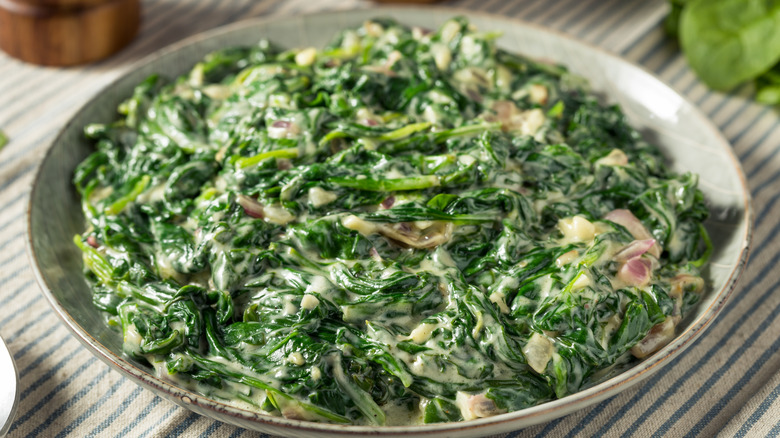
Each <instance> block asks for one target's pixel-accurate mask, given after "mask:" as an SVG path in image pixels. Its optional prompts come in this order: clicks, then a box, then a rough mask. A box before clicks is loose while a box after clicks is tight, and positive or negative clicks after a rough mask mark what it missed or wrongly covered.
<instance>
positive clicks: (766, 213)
mask: <svg viewBox="0 0 780 438" xmlns="http://www.w3.org/2000/svg"><path fill="white" fill-rule="evenodd" d="M754 197H755V196H754ZM778 199H780V192H778V193H776V194H775V195H774V196H772V197H771V198H769V201H768V202H766V203H765V204H764V206H763V207H764V209H763V210H761V211H760V212H758V213H757V214H756V220H755V229H756V230H759V229H761V225H763V224H764V220H765V219H767V218H771V219H774V216H773V215H772V213H771V211H772V208H774V205H775V203H776V202H777V200H778ZM773 230H774V228H773ZM764 246H769V245H764Z"/></svg>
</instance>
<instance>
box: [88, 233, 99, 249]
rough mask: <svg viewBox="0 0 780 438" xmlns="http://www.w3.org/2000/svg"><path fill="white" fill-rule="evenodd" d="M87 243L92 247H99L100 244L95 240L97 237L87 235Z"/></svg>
mask: <svg viewBox="0 0 780 438" xmlns="http://www.w3.org/2000/svg"><path fill="white" fill-rule="evenodd" d="M87 244H89V246H91V247H93V248H97V247H99V246H100V244H99V243H98V241H97V239H96V238H95V236H89V237H87Z"/></svg>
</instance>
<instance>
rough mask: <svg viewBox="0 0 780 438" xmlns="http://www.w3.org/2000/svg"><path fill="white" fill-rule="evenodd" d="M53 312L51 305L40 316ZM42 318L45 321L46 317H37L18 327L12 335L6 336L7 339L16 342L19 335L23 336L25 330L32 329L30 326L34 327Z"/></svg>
mask: <svg viewBox="0 0 780 438" xmlns="http://www.w3.org/2000/svg"><path fill="white" fill-rule="evenodd" d="M51 312H52V310H51V307H49V308H48V309H47V310H46V311H45V312H43V313H41V314H40V315H39V316H46V315H48V314H49V313H51ZM15 316H18V315H15ZM41 320H44V321H45V319H44V318H36V319H33V320H31V321H29V322H28V323H27V324H25V325H23V326H21V327H20V328H19V329H17V330H16V331H15V332H14V333H13V334H12V335H11V336H8V337H7V338H6V340H7V341H8V342H14V341H16V339H17V338H18V337H19V336H21V335H22V334H23V333H24V332H26V331H27V330H29V329H30V327H32V326H34V325H36V324H38V322H39V321H41ZM53 327H57V326H56V325H54V326H53Z"/></svg>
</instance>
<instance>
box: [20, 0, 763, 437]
mask: <svg viewBox="0 0 780 438" xmlns="http://www.w3.org/2000/svg"><path fill="white" fill-rule="evenodd" d="M458 14H464V15H467V16H468V17H469V18H470V19H471V21H472V22H473V23H474V24H475V25H476V26H478V27H479V28H480V29H483V30H497V31H501V32H503V37H501V39H500V40H499V44H500V45H501V46H503V47H504V48H506V49H508V50H511V51H515V52H518V53H521V54H524V55H527V56H531V57H535V58H542V59H547V60H551V61H554V62H557V63H561V64H564V65H567V66H568V67H569V68H570V69H571V70H572V71H573V72H576V73H578V74H579V75H581V76H584V77H586V78H587V79H588V80H590V82H591V85H592V88H593V90H594V91H595V92H596V93H598V94H599V95H600V96H602V97H603V98H604V100H605V101H607V102H611V103H618V104H620V105H621V106H622V107H623V110H624V111H625V112H626V114H627V116H628V117H629V119H630V120H631V123H632V124H633V125H634V126H635V127H636V128H638V129H639V130H640V131H641V132H642V133H643V134H644V135H646V136H647V138H648V140H650V141H652V142H654V143H656V144H657V145H659V146H660V147H661V148H662V149H663V151H664V153H665V154H666V155H667V156H668V157H669V159H670V160H671V163H672V166H673V168H674V169H675V170H677V171H692V172H696V173H698V174H699V175H700V187H701V189H702V191H703V192H704V194H705V196H706V198H707V201H708V203H709V206H710V208H711V211H712V217H711V219H710V220H709V221H708V222H707V224H706V225H707V228H708V230H709V231H710V234H711V236H712V237H713V239H714V242H713V243H714V245H715V251H714V254H713V257H712V262H711V264H710V265H709V266H710V267H709V269H708V271H707V280H708V284H709V287H708V289H707V291H706V293H705V294H704V295H703V297H702V300H701V302H700V304H699V305H698V307H696V309H695V310H694V312H693V314H692V315H690V316H688V317H687V318H686V319H685V320H684V321H683V322H682V323H681V325H680V327H679V335H678V336H677V338H676V339H675V340H674V341H672V342H671V343H670V344H669V345H667V346H666V347H664V348H663V349H661V350H660V351H658V352H657V353H655V354H653V355H652V356H650V357H649V358H647V359H645V360H644V361H642V362H639V363H638V364H637V365H636V366H634V367H632V368H630V369H628V370H627V371H625V372H623V373H621V374H619V375H617V376H616V377H613V378H611V379H609V380H607V381H605V382H603V383H601V384H599V385H596V386H594V387H591V388H589V389H586V390H584V391H582V392H579V393H577V394H573V395H570V396H567V397H564V398H562V399H560V400H555V401H552V402H549V403H545V404H542V405H539V406H536V407H533V408H529V409H525V410H522V411H518V412H512V413H508V414H503V415H498V416H495V417H490V418H483V419H479V420H474V421H469V422H464V423H444V424H434V425H424V426H405V427H369V426H343V425H331V424H319V423H312V422H305V421H298V420H288V419H285V418H280V417H272V416H267V415H261V414H257V413H253V412H249V411H245V410H241V409H237V408H234V407H231V406H228V405H225V404H223V403H220V402H217V401H214V400H211V399H208V398H205V397H202V396H200V395H197V394H194V393H192V392H189V391H187V390H184V389H181V388H178V387H176V386H173V385H171V384H170V383H168V382H166V381H163V380H161V379H158V378H157V377H155V376H154V375H153V373H152V370H151V369H150V368H148V367H146V366H143V365H141V364H139V363H136V362H134V361H132V360H130V359H128V358H127V357H126V356H124V355H123V354H122V339H121V336H120V334H118V333H117V332H115V331H113V330H111V329H109V328H108V327H107V326H106V324H105V320H104V317H103V315H101V313H100V312H99V311H98V310H97V309H96V308H94V307H93V306H92V300H91V293H90V289H89V287H88V286H87V285H86V283H85V281H84V279H83V278H82V273H81V271H82V265H81V255H80V252H79V251H78V250H77V248H76V247H75V246H74V245H73V243H72V238H73V235H74V234H77V233H80V232H82V231H83V228H84V224H83V218H82V215H81V209H80V204H79V201H78V198H77V195H76V192H75V190H74V189H73V188H72V186H71V184H70V181H71V177H72V172H73V170H74V168H75V167H76V165H77V164H78V163H79V162H80V161H81V160H82V159H83V158H84V157H85V156H86V155H87V154H88V153H89V152H90V150H91V146H90V145H89V144H88V143H87V142H86V141H85V139H84V138H83V135H82V128H83V127H84V126H85V125H86V124H88V123H92V122H109V121H111V120H113V119H115V115H116V107H117V105H118V104H119V102H120V101H122V100H123V99H125V98H126V97H127V96H128V95H129V94H130V93H131V90H132V88H133V86H134V85H136V84H137V83H139V82H140V81H141V80H143V79H144V78H146V77H147V76H148V75H150V74H152V73H162V74H164V75H167V76H169V77H174V76H177V75H179V74H182V73H184V72H186V71H188V70H189V69H190V68H191V67H192V65H194V64H195V63H196V62H197V61H198V60H199V59H200V58H201V57H203V56H204V55H205V54H207V53H209V52H211V51H213V50H216V49H219V48H224V47H229V46H235V45H247V44H254V43H256V42H257V41H258V40H259V39H261V38H269V39H271V40H273V41H275V42H277V43H279V44H282V45H284V46H287V47H306V46H312V45H313V46H318V45H321V44H322V43H324V41H325V40H326V39H327V38H329V36H330V35H334V34H335V33H336V32H337V31H339V30H341V29H343V28H345V27H347V26H355V25H359V24H361V23H362V22H363V21H364V20H366V19H368V18H372V17H375V16H378V15H379V16H390V17H395V18H397V19H398V20H400V21H401V22H403V23H406V24H408V25H411V26H421V27H426V28H436V27H437V26H439V25H440V24H441V23H443V22H444V21H445V20H446V19H448V18H450V17H452V16H454V15H458ZM751 224H752V213H751V207H750V199H749V192H748V189H747V184H746V181H745V177H744V174H743V172H742V169H741V167H740V164H739V162H738V161H737V159H736V157H735V156H734V153H733V152H732V150H731V147H730V146H729V144H728V143H727V142H726V140H725V139H724V138H723V136H722V135H721V134H720V133H719V132H718V131H717V129H715V128H714V127H713V125H712V124H711V123H710V122H709V121H708V120H707V119H706V118H705V117H704V116H703V115H702V114H701V113H700V112H699V111H698V110H697V109H696V108H695V107H694V106H693V105H691V104H690V103H689V102H688V101H686V100H685V99H684V98H683V97H681V96H680V95H678V94H677V93H676V92H675V91H673V90H672V89H671V88H669V87H668V86H666V85H665V84H663V83H662V82H661V81H660V80H658V79H657V78H655V77H654V76H652V75H651V74H649V73H647V72H646V71H644V70H642V69H641V68H639V67H636V66H634V65H632V64H630V63H628V62H626V61H624V60H621V59H620V58H618V57H616V56H614V55H611V54H609V53H606V52H604V51H601V50H599V49H596V48H594V47H591V46H588V45H585V44H582V43H580V42H577V41H575V40H573V39H570V38H568V37H566V36H563V35H560V34H557V33H553V32H551V31H549V30H546V29H543V28H539V27H536V26H532V25H528V24H524V23H520V22H518V21H512V20H507V19H503V18H499V17H495V16H489V15H480V14H473V13H468V12H464V11H457V10H452V9H445V8H389V9H380V10H377V9H373V10H358V11H350V12H339V13H326V14H318V15H312V16H302V17H291V18H285V19H279V18H273V19H261V20H253V21H244V22H240V23H236V24H234V25H230V26H227V27H223V28H220V29H216V30H213V31H210V32H207V33H204V34H201V35H197V36H195V37H193V38H189V39H187V40H185V41H182V42H180V43H178V44H175V45H174V46H171V47H169V48H166V49H164V50H161V51H160V52H158V53H157V54H154V55H152V56H150V57H149V58H147V59H146V60H144V61H143V62H141V63H139V64H138V65H137V68H135V69H134V70H133V71H132V72H131V73H130V74H128V75H126V76H124V77H122V78H121V79H119V80H117V81H116V82H115V83H113V84H111V85H109V86H108V87H106V89H105V90H103V91H102V92H101V93H99V94H98V95H97V96H95V97H94V98H93V99H92V100H91V101H90V102H89V103H87V104H86V105H85V106H84V107H83V108H81V110H80V111H78V112H77V113H76V115H75V116H74V117H73V118H72V119H71V120H70V121H69V122H68V124H67V125H66V126H65V127H64V128H63V129H62V132H61V133H60V134H59V136H58V137H57V138H56V139H55V140H54V142H53V144H52V145H51V148H50V149H49V151H48V153H47V155H46V157H45V158H44V160H43V162H42V164H41V166H40V169H39V170H38V174H37V177H36V180H35V184H34V187H33V190H32V193H31V199H30V206H29V213H28V226H27V231H28V236H27V237H28V249H29V254H30V258H31V261H32V265H33V268H34V270H35V273H36V276H37V278H38V283H39V284H40V286H41V289H42V290H43V293H44V295H46V297H47V298H48V299H49V302H50V303H51V305H52V307H54V309H55V310H56V312H57V314H59V316H60V317H61V318H62V319H63V320H64V321H65V323H66V324H67V325H68V327H69V328H70V329H71V330H72V331H73V333H74V334H75V335H76V336H77V337H78V338H79V340H80V341H81V342H82V343H83V344H84V345H85V346H86V347H87V348H88V349H89V350H91V351H92V352H93V353H94V354H95V355H96V356H97V357H99V358H100V359H102V360H103V361H104V362H106V363H107V364H108V365H110V366H111V367H112V368H114V369H116V370H118V371H120V372H121V373H122V374H124V375H125V376H127V377H128V378H130V379H132V380H133V381H135V382H137V383H138V384H140V385H142V386H144V387H146V388H148V389H149V390H151V391H153V392H155V393H156V394H158V395H160V396H162V397H164V398H167V399H169V400H172V401H174V402H176V403H178V404H180V405H182V406H184V407H186V408H188V409H191V410H193V411H195V412H198V413H200V414H203V415H206V416H208V417H212V418H214V419H217V420H220V421H224V422H226V423H232V424H236V425H239V426H242V427H245V428H248V429H255V430H258V431H262V432H266V433H272V434H279V435H284V436H344V435H386V436H393V435H395V436H411V435H425V436H451V437H455V436H477V435H490V434H496V433H500V432H507V431H510V430H516V429H520V428H522V427H526V426H529V425H532V424H537V423H541V422H545V421H549V420H551V419H553V418H556V417H560V416H563V415H565V414H568V413H570V412H573V411H575V410H578V409H581V408H583V407H586V406H588V405H592V404H594V403H596V402H599V401H601V400H603V399H605V398H607V397H609V396H612V395H615V394H616V393H618V392H619V391H622V390H624V389H626V388H628V387H630V386H632V385H635V384H636V383H638V382H639V381H641V380H642V379H644V378H646V377H647V376H649V375H651V374H652V373H653V372H655V371H657V370H658V369H659V368H661V366H663V365H664V364H666V363H669V362H670V361H671V359H672V358H674V357H675V356H677V355H678V354H680V353H681V352H682V351H683V350H684V349H685V348H686V347H687V346H689V345H690V344H691V343H693V341H694V340H695V339H696V338H697V337H698V336H700V335H701V334H702V333H703V332H704V331H705V329H706V328H707V326H708V325H709V324H710V323H711V322H712V320H713V319H714V318H715V316H716V315H717V314H718V313H719V312H720V311H721V310H722V309H723V307H724V306H725V305H726V303H727V301H728V298H729V296H730V295H731V292H732V290H733V289H734V287H735V284H736V282H737V278H738V277H739V275H740V273H741V272H742V271H743V269H744V267H745V263H746V262H747V254H748V244H749V241H750V234H751Z"/></svg>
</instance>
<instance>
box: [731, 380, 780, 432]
mask: <svg viewBox="0 0 780 438" xmlns="http://www.w3.org/2000/svg"><path fill="white" fill-rule="evenodd" d="M778 397H780V385H777V386H775V389H773V390H772V392H771V393H769V395H768V396H767V397H766V398H765V399H764V400H763V401H762V402H761V404H760V405H758V407H757V408H756V410H755V411H753V413H752V414H750V417H748V419H747V421H745V422H744V423H742V427H740V428H739V430H738V431H737V433H736V434H735V436H737V437H740V438H743V437H745V436H747V433H748V432H749V431H750V429H751V428H752V427H753V426H755V425H756V423H758V420H760V419H761V417H763V416H764V414H766V411H768V410H769V407H770V406H772V404H773V403H774V402H775V401H777V398H778Z"/></svg>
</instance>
